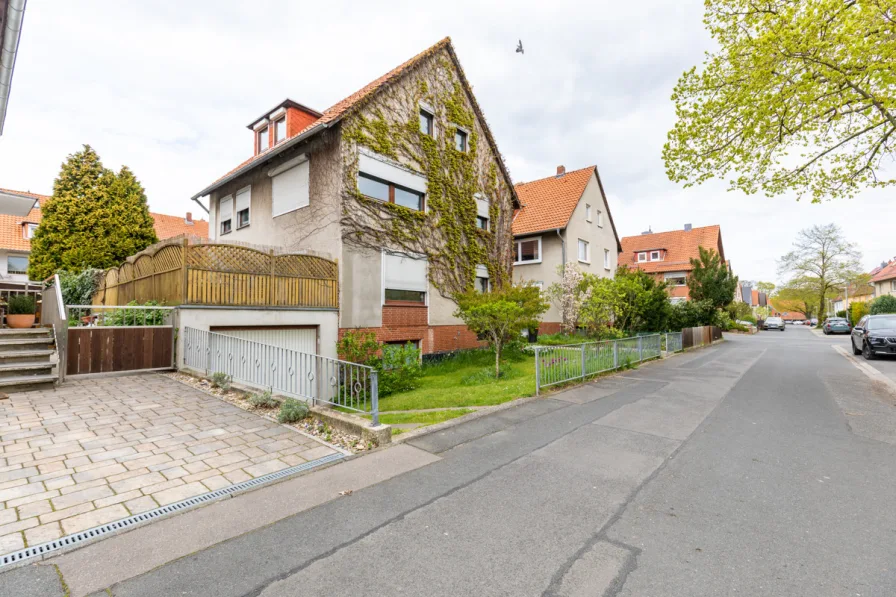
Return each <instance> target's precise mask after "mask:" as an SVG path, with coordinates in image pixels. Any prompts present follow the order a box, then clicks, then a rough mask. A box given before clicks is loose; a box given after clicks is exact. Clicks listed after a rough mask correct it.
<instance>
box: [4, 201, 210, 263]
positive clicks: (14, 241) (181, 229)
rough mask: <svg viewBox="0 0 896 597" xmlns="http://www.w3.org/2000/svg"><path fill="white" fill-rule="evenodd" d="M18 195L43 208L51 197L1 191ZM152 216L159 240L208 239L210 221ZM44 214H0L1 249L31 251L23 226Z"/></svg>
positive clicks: (38, 210) (33, 222)
mask: <svg viewBox="0 0 896 597" xmlns="http://www.w3.org/2000/svg"><path fill="white" fill-rule="evenodd" d="M0 191H5V192H9V193H15V194H17V195H25V196H27V197H34V198H35V199H36V200H37V201H38V202H39V203H40V205H41V206H44V205H46V203H47V201H49V200H50V197H49V196H47V195H38V194H36V193H23V192H22V191H11V190H7V189H0ZM149 215H151V216H152V219H153V224H154V226H153V227H154V228H155V229H156V236H158V237H159V240H164V239H166V238H171V237H173V236H177V235H179V234H191V235H195V236H200V237H202V238H208V221H207V220H193V224H192V225H189V224H187V223H186V219H185V218H184V217H182V216H169V215H167V214H157V213H153V212H150V213H149ZM42 216H43V212H42V211H41V210H40V209H32V210H31V211H30V212H29V213H28V215H27V216H25V217H24V218H21V217H17V216H10V215H5V214H0V249H7V250H11V251H30V250H31V240H30V239H27V238H25V231H24V228H23V225H24V224H25V223H26V222H27V223H31V224H40V221H41V217H42Z"/></svg>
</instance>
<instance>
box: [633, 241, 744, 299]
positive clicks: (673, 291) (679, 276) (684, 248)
mask: <svg viewBox="0 0 896 597" xmlns="http://www.w3.org/2000/svg"><path fill="white" fill-rule="evenodd" d="M700 247H703V248H704V249H712V250H714V251H715V252H716V253H718V254H719V255H720V256H721V258H722V260H723V261H726V262H727V260H726V259H725V249H724V247H723V246H722V229H721V227H720V226H718V225H715V226H704V227H702V228H693V227H692V226H691V225H690V224H685V225H684V229H683V230H672V231H670V232H651V231H648V232H644V233H642V234H640V235H639V236H626V237H624V238H623V239H622V251H621V252H620V254H619V266H620V267H621V266H623V265H626V266H628V267H630V268H638V269H640V270H642V271H645V272H647V273H650V274H654V275H655V276H656V278H657V279H658V280H661V281H663V280H664V281H666V282H667V283H668V284H669V300H670V301H672V302H679V301H686V300H688V299H690V293H689V291H688V286H687V279H688V276H690V273H691V271H692V270H693V269H694V268H693V266H692V265H691V261H690V260H691V259H699V257H700V251H699V248H700ZM753 292H754V293H755V292H756V291H753ZM757 303H758V297H756V303H753V304H757Z"/></svg>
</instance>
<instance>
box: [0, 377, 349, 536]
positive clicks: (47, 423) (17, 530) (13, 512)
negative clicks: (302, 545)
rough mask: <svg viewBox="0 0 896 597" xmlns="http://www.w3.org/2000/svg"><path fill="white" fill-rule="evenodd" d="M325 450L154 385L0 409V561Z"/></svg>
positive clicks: (47, 395) (121, 384) (168, 382)
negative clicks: (65, 536)
mask: <svg viewBox="0 0 896 597" xmlns="http://www.w3.org/2000/svg"><path fill="white" fill-rule="evenodd" d="M331 453H333V450H332V449H331V448H329V447H328V446H325V445H323V444H321V443H319V442H317V441H315V440H313V439H311V438H308V437H306V436H304V435H301V434H300V433H296V432H295V431H292V430H290V429H288V428H286V427H283V426H281V425H277V424H276V423H272V422H270V421H267V420H265V419H262V418H261V417H258V416H256V415H254V414H252V413H251V412H247V411H244V410H242V409H240V408H237V407H236V406H233V405H231V404H227V403H226V402H223V401H221V400H218V399H217V398H214V397H213V396H209V395H207V394H204V393H203V392H200V391H199V390H196V389H194V388H191V387H189V386H186V385H184V384H181V383H179V382H177V381H175V380H172V379H169V378H167V377H164V376H162V375H134V376H128V377H114V378H103V379H94V380H82V381H72V382H66V383H65V384H63V385H62V386H59V387H58V388H56V389H55V390H44V391H35V392H21V393H16V394H12V395H11V396H10V398H9V399H8V400H0V554H5V553H9V552H12V551H15V550H17V549H22V548H23V547H26V546H30V545H37V544H39V543H43V542H44V541H50V540H52V539H56V538H58V537H61V536H63V535H69V534H72V533H76V532H78V531H82V530H84V529H88V528H90V527H94V526H97V525H100V524H105V523H107V522H111V521H113V520H118V519H120V518H124V517H126V516H129V515H132V514H137V513H140V512H145V511H147V510H151V509H153V508H156V507H158V506H163V505H165V504H170V503H172V502H176V501H179V500H183V499H186V498H189V497H192V496H194V495H199V494H202V493H206V492H208V491H212V490H215V489H220V488H222V487H226V486H228V485H232V484H234V483H239V482H241V481H246V480H248V479H252V478H255V477H259V476H261V475H265V474H268V473H271V472H275V471H278V470H281V469H284V468H287V467H290V466H295V465H297V464H301V463H303V462H306V461H309V460H314V459H316V458H320V457H322V456H326V455H327V454H331Z"/></svg>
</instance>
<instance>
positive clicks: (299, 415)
mask: <svg viewBox="0 0 896 597" xmlns="http://www.w3.org/2000/svg"><path fill="white" fill-rule="evenodd" d="M307 416H308V405H307V404H305V403H304V402H302V401H301V400H296V399H294V398H287V399H286V400H284V401H283V404H281V405H280V414H279V415H277V420H278V421H280V422H281V423H295V422H296V421H301V420H302V419H304V418H305V417H307Z"/></svg>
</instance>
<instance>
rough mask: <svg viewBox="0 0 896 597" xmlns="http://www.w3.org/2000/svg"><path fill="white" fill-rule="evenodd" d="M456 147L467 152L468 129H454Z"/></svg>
mask: <svg viewBox="0 0 896 597" xmlns="http://www.w3.org/2000/svg"><path fill="white" fill-rule="evenodd" d="M454 149H456V150H458V151H462V152H464V153H466V152H467V131H462V130H460V129H457V130H455V131H454Z"/></svg>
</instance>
